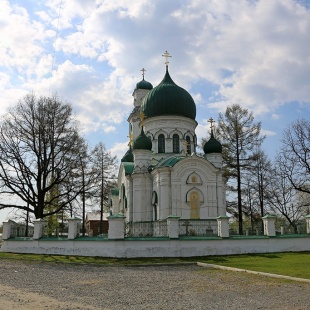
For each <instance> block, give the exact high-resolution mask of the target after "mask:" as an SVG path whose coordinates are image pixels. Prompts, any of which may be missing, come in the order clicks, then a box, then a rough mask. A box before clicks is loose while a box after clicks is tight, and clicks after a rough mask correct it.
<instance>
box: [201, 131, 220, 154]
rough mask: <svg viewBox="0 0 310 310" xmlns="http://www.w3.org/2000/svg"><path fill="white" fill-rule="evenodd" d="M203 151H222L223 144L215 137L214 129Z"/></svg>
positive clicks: (208, 152) (207, 152)
mask: <svg viewBox="0 0 310 310" xmlns="http://www.w3.org/2000/svg"><path fill="white" fill-rule="evenodd" d="M203 151H204V153H205V154H210V153H222V144H221V143H220V142H219V141H217V140H216V139H215V138H214V135H213V130H211V137H210V139H209V141H207V142H206V143H205V145H204V146H203Z"/></svg>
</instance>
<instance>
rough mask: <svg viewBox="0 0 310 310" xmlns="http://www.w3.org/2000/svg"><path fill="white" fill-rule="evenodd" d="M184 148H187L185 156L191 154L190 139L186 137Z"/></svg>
mask: <svg viewBox="0 0 310 310" xmlns="http://www.w3.org/2000/svg"><path fill="white" fill-rule="evenodd" d="M186 147H187V151H186V152H187V154H191V138H190V137H189V136H186Z"/></svg>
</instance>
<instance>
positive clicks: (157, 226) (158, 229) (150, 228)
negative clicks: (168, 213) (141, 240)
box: [126, 221, 168, 237]
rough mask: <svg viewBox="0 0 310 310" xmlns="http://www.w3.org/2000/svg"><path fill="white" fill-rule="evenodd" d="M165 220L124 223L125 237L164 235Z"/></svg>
mask: <svg viewBox="0 0 310 310" xmlns="http://www.w3.org/2000/svg"><path fill="white" fill-rule="evenodd" d="M167 235H168V230H167V221H156V222H130V223H127V224H126V236H127V237H166V236H167Z"/></svg>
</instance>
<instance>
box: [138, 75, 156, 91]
mask: <svg viewBox="0 0 310 310" xmlns="http://www.w3.org/2000/svg"><path fill="white" fill-rule="evenodd" d="M136 89H147V90H151V89H153V85H152V84H151V83H150V82H148V81H146V80H145V79H144V77H143V80H142V81H140V82H138V83H137V85H136Z"/></svg>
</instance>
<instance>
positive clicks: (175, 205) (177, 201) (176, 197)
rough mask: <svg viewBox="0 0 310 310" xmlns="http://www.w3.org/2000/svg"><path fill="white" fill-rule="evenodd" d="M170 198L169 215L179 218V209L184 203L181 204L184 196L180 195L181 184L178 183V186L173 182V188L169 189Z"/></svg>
mask: <svg viewBox="0 0 310 310" xmlns="http://www.w3.org/2000/svg"><path fill="white" fill-rule="evenodd" d="M171 196H172V202H171V204H172V205H171V208H172V210H171V214H175V215H177V216H181V215H182V212H181V208H182V206H183V205H185V203H184V202H183V200H182V198H183V196H185V194H184V195H182V193H181V184H180V183H179V182H178V184H175V183H174V182H173V186H172V189H171ZM183 199H184V198H183Z"/></svg>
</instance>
